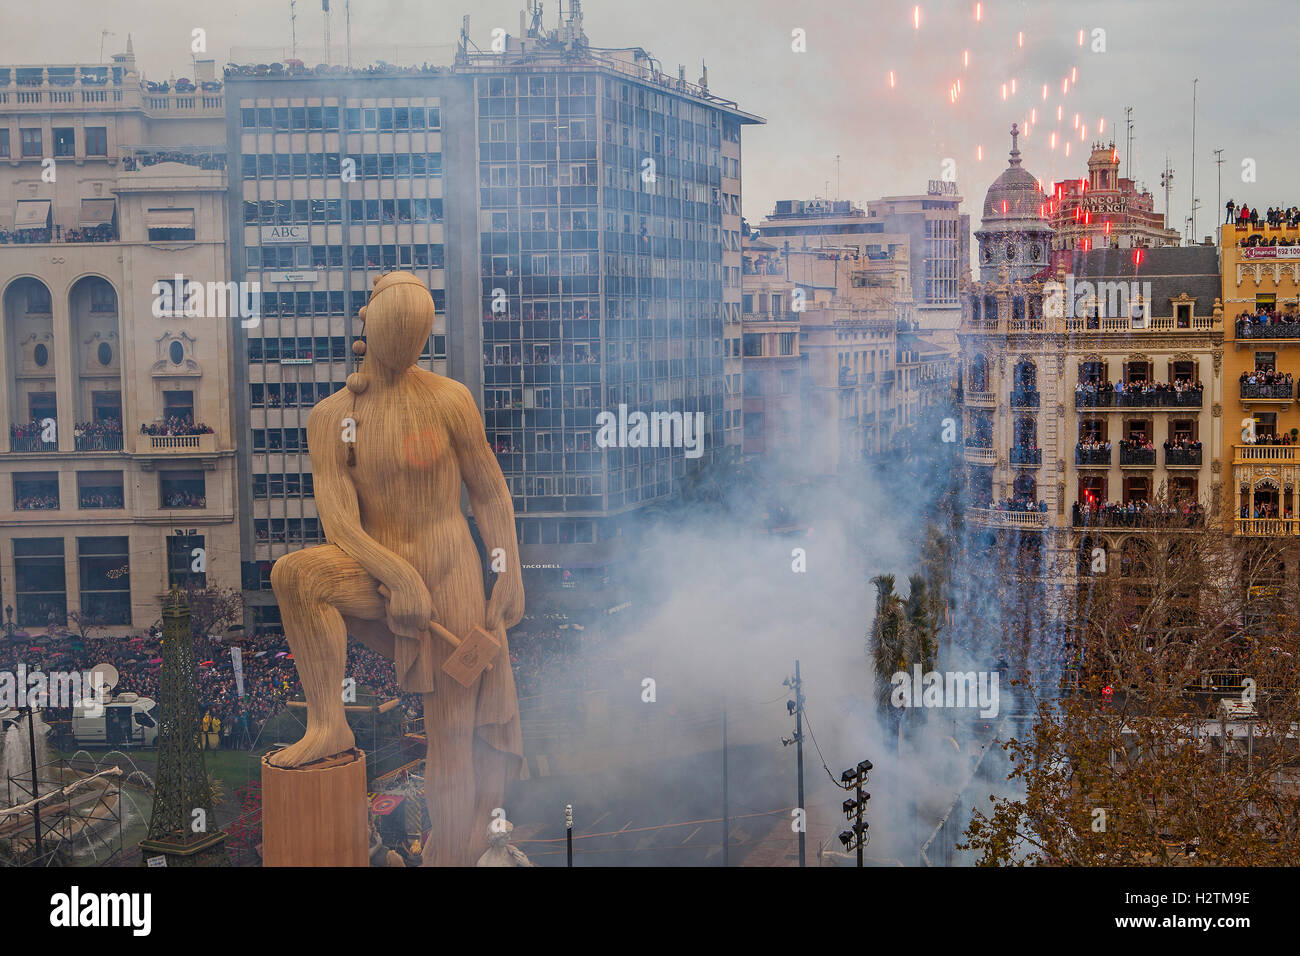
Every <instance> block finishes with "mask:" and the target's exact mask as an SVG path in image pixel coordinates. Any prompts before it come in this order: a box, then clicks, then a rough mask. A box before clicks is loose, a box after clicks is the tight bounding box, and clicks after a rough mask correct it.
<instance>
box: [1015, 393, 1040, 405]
mask: <svg viewBox="0 0 1300 956" xmlns="http://www.w3.org/2000/svg"><path fill="white" fill-rule="evenodd" d="M1011 407H1012V408H1037V407H1038V391H1037V390H1029V389H1017V390H1016V391H1013V392H1012V393H1011Z"/></svg>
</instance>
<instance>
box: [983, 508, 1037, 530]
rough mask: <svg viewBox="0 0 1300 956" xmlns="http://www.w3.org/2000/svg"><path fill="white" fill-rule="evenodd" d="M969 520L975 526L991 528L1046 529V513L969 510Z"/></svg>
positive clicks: (986, 509) (991, 509) (992, 509)
mask: <svg viewBox="0 0 1300 956" xmlns="http://www.w3.org/2000/svg"><path fill="white" fill-rule="evenodd" d="M966 516H967V518H968V519H969V520H970V521H971V522H972V523H974V524H978V525H984V526H987V527H991V528H1044V527H1046V526H1047V512H1045V511H1002V510H1000V509H997V508H968V509H966Z"/></svg>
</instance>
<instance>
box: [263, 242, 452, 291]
mask: <svg viewBox="0 0 1300 956" xmlns="http://www.w3.org/2000/svg"><path fill="white" fill-rule="evenodd" d="M245 253H246V255H247V261H248V271H249V272H256V271H257V270H259V269H326V268H331V267H333V268H342V266H343V247H342V246H341V245H331V246H289V245H277V246H249V247H248V248H247V249H246V250H245ZM350 259H351V264H352V268H354V269H366V268H370V269H379V268H385V269H395V268H397V267H398V266H399V265H400V266H412V265H415V266H422V267H426V268H430V269H441V268H443V267H444V259H443V248H442V244H441V243H434V244H433V245H426V244H424V243H420V244H419V245H414V246H408V245H402V246H397V245H391V244H389V245H371V246H367V245H365V244H364V243H363V244H361V245H355V246H353V247H352V254H351V256H350ZM337 294H338V295H342V292H338V293H337ZM340 301H341V300H340Z"/></svg>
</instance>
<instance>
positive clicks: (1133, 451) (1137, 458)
mask: <svg viewBox="0 0 1300 956" xmlns="http://www.w3.org/2000/svg"><path fill="white" fill-rule="evenodd" d="M1119 463H1120V465H1121V466H1124V465H1136V466H1138V467H1140V468H1154V467H1155V465H1156V450H1155V449H1154V448H1125V447H1124V446H1123V445H1121V446H1120V449H1119Z"/></svg>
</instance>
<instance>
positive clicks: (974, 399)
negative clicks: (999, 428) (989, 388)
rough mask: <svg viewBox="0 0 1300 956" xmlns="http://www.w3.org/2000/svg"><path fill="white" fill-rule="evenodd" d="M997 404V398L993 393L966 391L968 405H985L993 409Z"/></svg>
mask: <svg viewBox="0 0 1300 956" xmlns="http://www.w3.org/2000/svg"><path fill="white" fill-rule="evenodd" d="M996 403H997V397H996V396H995V395H994V394H993V393H992V392H980V391H976V390H975V389H973V388H972V389H968V390H967V391H966V404H967V405H984V406H988V407H989V408H992V407H993V406H994V405H995V404H996Z"/></svg>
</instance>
